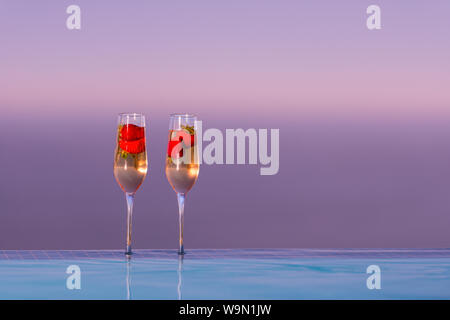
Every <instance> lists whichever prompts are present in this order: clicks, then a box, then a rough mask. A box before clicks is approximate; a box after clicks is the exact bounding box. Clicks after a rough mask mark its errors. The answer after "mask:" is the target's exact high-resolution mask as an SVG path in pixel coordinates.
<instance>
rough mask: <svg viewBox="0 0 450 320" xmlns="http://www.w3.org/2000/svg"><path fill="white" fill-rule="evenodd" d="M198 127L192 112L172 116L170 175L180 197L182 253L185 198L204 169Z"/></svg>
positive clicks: (169, 146) (167, 172) (167, 166)
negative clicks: (200, 161)
mask: <svg viewBox="0 0 450 320" xmlns="http://www.w3.org/2000/svg"><path fill="white" fill-rule="evenodd" d="M196 129H197V117H196V116H194V115H190V114H172V115H171V116H170V121H169V143H168V148H167V157H166V176H167V180H169V183H170V185H171V186H172V188H173V190H175V192H176V193H177V198H178V213H179V237H180V243H179V250H178V254H180V255H183V254H184V243H183V227H184V199H185V197H186V194H187V192H188V191H189V190H191V188H192V187H193V185H194V184H195V182H196V181H197V178H198V172H199V169H200V165H199V161H198V150H197V149H198V148H197V147H198V144H197V131H196Z"/></svg>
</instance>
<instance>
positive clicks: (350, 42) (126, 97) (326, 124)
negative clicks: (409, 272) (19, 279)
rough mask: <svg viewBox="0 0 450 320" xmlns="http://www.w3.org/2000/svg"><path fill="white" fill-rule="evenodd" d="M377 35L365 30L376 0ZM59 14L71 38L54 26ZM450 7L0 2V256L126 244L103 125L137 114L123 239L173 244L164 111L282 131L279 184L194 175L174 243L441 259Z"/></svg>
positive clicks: (244, 174) (447, 215)
mask: <svg viewBox="0 0 450 320" xmlns="http://www.w3.org/2000/svg"><path fill="white" fill-rule="evenodd" d="M374 3H376V4H378V5H380V7H381V9H382V29H381V30H379V31H369V30H367V28H366V25H365V20H366V17H367V15H366V14H365V10H366V8H367V6H368V5H370V4H374ZM70 4H78V5H79V6H80V7H81V10H82V29H81V30H80V31H69V30H67V29H66V27H65V20H66V17H67V14H66V13H65V9H66V7H67V6H68V5H70ZM449 12H450V2H449V1H446V0H442V1H433V4H430V2H427V1H414V3H412V2H410V1H395V2H394V1H375V2H374V1H357V0H352V1H351V0H348V1H347V0H346V1H331V0H328V1H312V0H309V1H283V2H278V1H264V0H263V1H261V0H260V1H249V0H244V1H242V0H240V1H237V0H232V1H206V0H202V1H198V0H194V1H189V2H187V1H180V0H179V1H170V2H168V1H133V5H130V4H126V3H125V2H123V3H122V2H121V3H113V2H111V1H86V0H83V1H34V2H30V1H12V0H11V1H6V0H0V107H1V110H2V117H0V128H1V129H0V146H1V148H0V150H1V154H0V155H1V159H2V160H1V166H0V175H1V177H2V179H0V201H1V203H2V207H1V209H0V249H44V248H46V249H64V248H65V249H106V248H122V247H123V245H124V240H125V227H124V224H125V198H124V196H123V194H122V192H121V190H120V188H119V187H118V186H117V184H116V182H115V180H114V178H113V174H112V161H113V149H114V139H115V130H116V128H115V125H116V121H117V119H116V114H117V113H118V112H126V111H135V112H143V113H145V114H146V115H147V116H148V118H149V122H148V126H149V127H148V130H147V138H148V148H149V161H150V171H149V175H148V177H147V179H146V181H145V182H144V184H143V186H142V188H141V189H140V190H139V192H138V193H137V195H136V208H135V210H136V211H135V225H134V244H135V247H137V248H175V247H176V245H177V229H176V228H177V212H176V210H177V208H176V197H175V194H174V192H173V191H172V190H171V188H170V186H169V184H168V182H167V181H166V178H165V175H164V155H165V151H166V143H167V130H168V115H169V114H170V113H174V112H190V113H196V114H197V115H198V116H199V118H200V119H201V120H203V121H204V127H205V129H207V128H211V127H215V128H219V129H222V130H224V129H225V128H240V127H242V128H251V127H252V128H280V139H281V147H280V172H279V174H278V175H275V176H270V177H267V176H265V177H263V176H260V175H259V169H258V167H256V166H248V165H247V166H206V165H204V166H202V168H201V171H200V177H199V181H198V183H197V184H196V185H195V186H194V188H193V190H192V192H191V193H190V194H189V195H188V197H187V200H186V230H185V241H186V246H187V248H189V247H191V248H192V247H194V248H224V247H448V246H449V243H450V233H449V232H448V230H449V229H450V200H449V199H450V197H449V194H450V143H449V137H450V117H449V116H450V112H449V111H448V110H449V107H450V91H449V90H448V83H450V59H449V58H448V57H449V56H450V42H449V41H448V40H447V38H448V32H449V30H450V20H449V19H448V13H449Z"/></svg>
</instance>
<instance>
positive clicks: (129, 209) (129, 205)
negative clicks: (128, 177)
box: [125, 193, 134, 254]
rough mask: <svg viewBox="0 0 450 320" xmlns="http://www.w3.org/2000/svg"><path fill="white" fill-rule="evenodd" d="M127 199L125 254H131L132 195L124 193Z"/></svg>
mask: <svg viewBox="0 0 450 320" xmlns="http://www.w3.org/2000/svg"><path fill="white" fill-rule="evenodd" d="M126 198H127V250H126V252H125V254H131V253H132V252H131V226H132V224H131V220H132V218H133V205H134V194H131V193H126Z"/></svg>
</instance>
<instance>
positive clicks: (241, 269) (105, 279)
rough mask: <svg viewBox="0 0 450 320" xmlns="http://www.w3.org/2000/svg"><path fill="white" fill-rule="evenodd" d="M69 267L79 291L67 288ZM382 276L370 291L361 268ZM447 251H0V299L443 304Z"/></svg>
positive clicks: (449, 269) (449, 280) (448, 289)
mask: <svg viewBox="0 0 450 320" xmlns="http://www.w3.org/2000/svg"><path fill="white" fill-rule="evenodd" d="M70 265H77V266H79V268H80V270H81V276H80V283H81V288H80V289H79V290H77V289H68V288H67V283H66V282H67V279H68V277H69V276H70V274H67V273H66V270H67V268H68V267H69V266H70ZM370 265H377V266H379V267H380V270H381V289H372V290H370V289H368V287H367V284H366V282H367V278H368V277H369V276H370V274H368V273H366V270H367V267H368V266H370ZM449 298H450V250H446V249H433V250H432V249H430V250H401V249H398V250H393V249H390V250H381V249H380V250H374V249H370V250H369V249H367V250H364V249H358V250H355V249H353V250H352V249H347V250H308V249H278V250H268V249H266V250H264V249H258V250H257V249H255V250H250V249H249V250H244V249H239V250H191V251H189V252H188V253H187V254H186V255H185V257H184V258H183V259H181V258H180V257H179V256H178V255H177V254H176V252H175V251H174V250H136V252H135V254H134V255H133V256H132V258H131V259H127V258H126V257H125V255H124V254H123V253H122V252H121V251H1V250H0V299H449Z"/></svg>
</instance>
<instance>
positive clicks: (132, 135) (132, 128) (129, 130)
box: [120, 124, 145, 141]
mask: <svg viewBox="0 0 450 320" xmlns="http://www.w3.org/2000/svg"><path fill="white" fill-rule="evenodd" d="M144 137H145V132H144V127H138V126H136V125H134V124H126V125H124V126H123V127H122V129H121V130H120V138H121V139H122V140H125V141H135V140H139V139H143V138H144Z"/></svg>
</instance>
